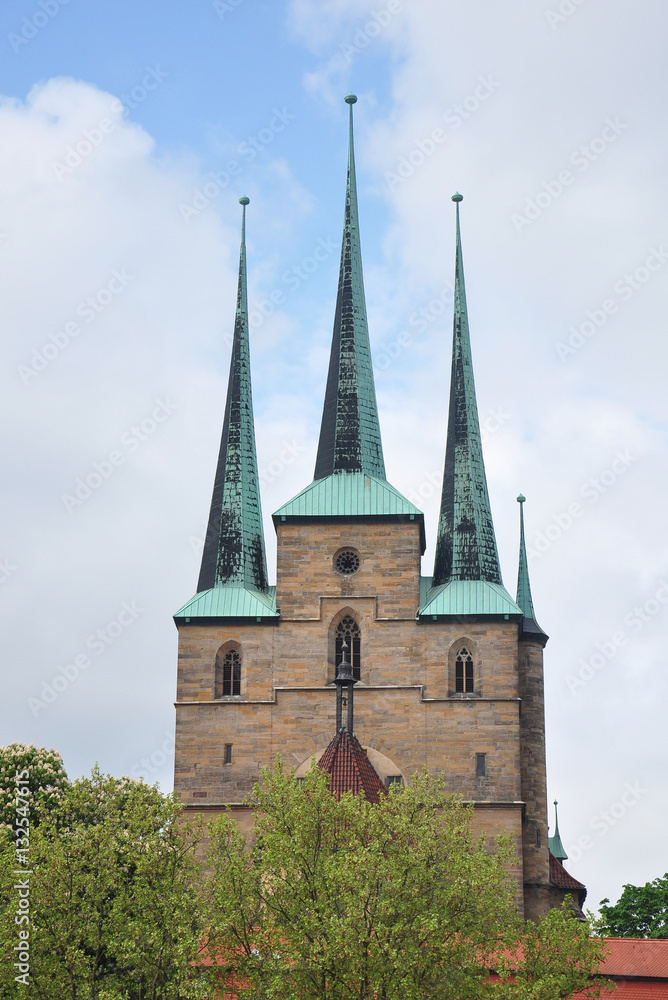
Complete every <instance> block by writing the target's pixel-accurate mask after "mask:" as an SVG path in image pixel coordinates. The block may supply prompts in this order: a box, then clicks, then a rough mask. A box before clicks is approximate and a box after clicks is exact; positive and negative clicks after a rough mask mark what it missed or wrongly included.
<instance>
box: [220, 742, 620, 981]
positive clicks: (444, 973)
mask: <svg viewBox="0 0 668 1000" xmlns="http://www.w3.org/2000/svg"><path fill="white" fill-rule="evenodd" d="M251 805H252V806H253V808H254V810H255V826H254V830H253V833H252V835H251V836H245V835H244V834H243V833H242V832H241V831H240V829H239V827H238V826H237V824H236V823H235V822H234V820H233V819H232V816H231V815H230V814H228V815H225V816H223V817H221V818H220V819H219V820H218V821H216V823H215V825H214V826H213V828H212V841H211V852H210V857H209V864H210V878H209V879H208V881H207V882H206V883H205V898H204V907H205V917H206V922H207V926H208V927H209V936H208V948H209V953H210V956H211V958H212V960H213V966H212V968H211V970H210V977H211V980H212V982H215V983H218V984H219V985H220V984H222V983H225V984H226V986H227V988H228V989H231V988H232V984H234V990H235V992H236V993H237V994H238V995H239V997H248V998H250V997H252V998H253V1000H278V998H281V1000H372V998H374V1000H377V998H379V997H382V998H383V1000H429V998H438V1000H455V998H456V1000H484V998H486V997H492V996H493V997H495V998H497V1000H505V998H506V997H511V996H512V997H514V998H524V997H527V998H529V997H530V998H535V1000H556V998H561V997H567V996H571V995H572V993H573V992H574V991H575V990H577V989H584V988H587V987H589V986H590V985H591V981H590V975H591V974H592V973H593V972H595V970H596V968H597V966H598V962H599V961H600V955H601V943H600V942H592V941H591V940H590V939H589V933H588V927H587V926H584V925H581V924H579V923H578V922H577V921H576V920H574V919H573V917H572V916H571V915H570V912H569V911H568V907H566V908H565V909H564V911H563V912H562V911H557V912H556V913H552V914H550V916H549V918H547V919H546V920H545V921H543V922H542V923H541V924H540V925H539V926H538V927H536V926H535V925H533V924H529V925H524V924H523V923H522V922H521V921H520V920H519V919H518V916H517V910H516V900H515V893H516V882H515V880H514V878H512V877H510V876H509V869H510V868H512V865H513V862H514V860H515V858H514V852H513V848H512V845H511V843H510V841H509V839H508V838H504V837H500V838H497V841H496V843H495V848H494V852H493V853H489V852H488V851H487V850H486V849H485V843H484V840H483V838H480V839H476V838H474V837H473V836H472V834H471V831H470V819H471V810H470V809H469V808H465V807H463V806H461V805H460V804H459V803H458V802H457V801H456V800H455V799H453V798H452V797H448V796H447V795H446V794H445V793H444V790H443V785H442V782H439V781H436V780H433V779H430V778H429V777H427V776H426V775H424V774H423V775H421V776H420V775H418V776H416V777H415V778H414V780H413V782H412V784H411V785H410V786H409V787H408V788H406V789H399V788H397V789H396V790H393V791H392V793H391V794H389V795H387V796H384V797H383V798H382V799H381V801H380V803H379V804H378V805H373V804H371V803H369V802H366V801H365V800H364V799H363V798H362V797H360V796H354V795H350V794H349V795H343V796H342V797H341V799H340V801H337V799H336V797H335V796H333V795H331V794H330V792H329V790H328V785H327V775H325V774H324V773H323V772H322V771H320V770H318V769H317V768H312V769H311V770H310V771H309V772H308V774H307V776H306V778H305V780H304V782H303V784H300V783H298V782H297V781H296V780H295V779H294V777H293V776H291V775H288V774H286V773H285V772H284V770H283V768H282V766H281V764H280V761H279V762H277V765H276V766H275V768H274V769H273V770H271V771H266V772H265V773H264V781H263V784H262V785H261V786H258V787H256V789H255V791H254V794H253V796H252V800H251ZM490 970H494V971H495V972H496V973H497V974H498V975H497V977H496V978H495V979H490ZM513 977H515V981H514V982H512V981H511V980H512V979H513ZM598 992H599V988H598V985H597V984H593V985H591V993H590V995H592V996H595V995H598Z"/></svg>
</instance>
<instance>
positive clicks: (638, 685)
mask: <svg viewBox="0 0 668 1000" xmlns="http://www.w3.org/2000/svg"><path fill="white" fill-rule="evenodd" d="M556 8H557V5H556V4H549V3H544V4H536V3H534V2H531V3H530V2H528V0H527V2H520V3H517V2H516V0H513V2H512V3H511V2H500V3H495V4H493V5H491V4H484V5H483V4H480V3H476V4H464V3H448V4H442V3H437V2H429V0H415V2H412V3H408V2H406V3H404V4H403V5H402V14H401V18H400V21H401V26H400V41H399V42H397V40H396V39H395V38H394V37H393V35H392V33H391V32H390V31H389V30H388V33H387V34H384V35H380V36H379V38H378V39H377V41H376V42H375V45H377V46H379V47H381V48H384V49H385V53H386V56H387V58H388V60H389V62H390V66H391V70H390V85H389V89H390V93H386V94H384V95H383V107H384V109H385V110H384V111H383V113H382V114H381V113H379V112H378V111H376V112H375V117H376V120H375V121H374V122H373V123H372V122H371V121H370V120H369V119H370V118H371V117H373V116H367V117H366V118H365V120H364V129H361V128H359V127H358V128H357V137H358V138H357V144H358V158H357V159H358V170H359V171H360V173H361V174H362V176H363V177H364V178H365V179H366V178H370V179H371V180H369V181H368V183H373V179H375V183H376V191H377V193H380V192H381V190H382V194H383V196H384V198H385V200H386V203H387V206H388V212H389V220H388V225H387V228H386V237H385V248H384V249H385V264H386V269H387V275H386V278H385V280H384V282H383V289H384V292H385V294H384V295H383V296H382V298H378V297H377V296H376V297H375V298H374V295H373V285H370V283H367V292H368V295H369V298H370V299H371V301H372V305H371V311H372V312H375V317H374V319H375V324H374V329H375V330H376V331H378V330H379V329H380V330H382V331H383V334H382V338H383V346H384V347H385V345H392V344H394V343H396V338H397V336H398V335H399V334H400V332H401V330H402V329H408V330H409V332H410V333H411V335H412V336H411V342H410V343H409V345H408V346H407V347H406V348H405V349H403V350H401V351H400V353H399V358H398V360H397V361H396V362H393V363H392V364H391V365H389V366H388V367H387V368H386V370H384V371H382V372H380V373H378V375H377V386H378V390H379V398H380V400H381V409H382V410H383V413H382V414H381V416H382V419H383V428H384V443H385V447H386V452H387V460H388V467H389V469H390V470H391V477H390V478H392V480H393V481H394V483H395V484H396V485H397V486H398V487H399V488H401V489H403V490H404V491H405V492H408V491H410V490H414V491H418V492H419V491H420V489H422V495H424V496H425V500H424V503H423V508H424V509H425V511H426V513H427V515H428V521H427V523H428V538H429V540H430V542H431V545H432V547H433V530H434V525H435V519H436V512H437V507H438V489H435V490H432V489H431V487H430V485H429V484H430V480H429V476H430V474H431V472H432V470H433V468H435V467H436V468H438V467H439V465H440V462H442V447H443V444H442V442H443V440H444V430H445V397H446V395H447V385H448V379H449V366H448V361H447V352H448V350H449V347H448V340H449V331H448V329H447V328H448V326H449V319H448V318H446V315H444V316H440V315H435V314H434V315H432V314H429V315H428V322H426V323H424V324H423V327H422V328H420V327H418V325H417V322H418V316H419V310H420V309H424V308H427V310H428V311H429V304H430V302H432V303H433V302H434V301H437V300H438V298H439V296H440V295H441V292H442V290H443V288H444V284H445V282H446V281H447V280H450V279H451V275H452V263H451V262H452V257H453V253H452V248H453V235H454V234H453V230H454V212H453V207H452V205H451V204H450V200H449V199H450V195H451V194H452V193H453V192H454V191H455V190H456V189H460V190H461V191H462V192H463V194H464V196H465V199H464V202H463V205H462V230H463V244H464V263H465V269H466V277H467V290H468V298H469V314H470V320H471V330H472V338H473V351H474V364H475V369H476V378H477V386H478V402H479V407H480V410H481V414H485V413H486V412H488V411H489V410H490V408H491V409H492V410H493V409H494V408H495V407H501V408H502V410H503V411H504V412H506V413H508V414H509V418H508V419H507V420H505V421H504V422H503V423H502V425H501V426H500V427H499V429H498V430H497V431H496V432H495V433H493V434H490V435H488V440H487V442H486V445H485V453H486V465H487V474H488V479H489V483H490V490H491V494H492V501H493V509H494V515H495V523H496V528H497V535H498V539H499V545H500V549H501V553H502V561H503V566H504V569H505V577H506V583H507V586H509V587H510V588H511V589H512V587H513V586H514V582H515V574H516V568H515V567H516V558H517V556H516V547H517V541H516V535H517V523H516V522H517V508H516V504H515V502H514V497H515V495H516V494H517V493H518V492H519V491H520V489H521V490H522V491H523V492H524V493H525V494H526V495H527V496H528V497H529V502H528V504H527V508H526V519H527V530H528V538H529V540H530V542H532V541H534V540H535V539H536V538H537V537H538V535H539V534H542V536H543V537H545V533H546V532H547V531H548V528H549V529H550V530H549V535H550V536H551V537H552V538H553V541H550V540H549V538H548V542H549V545H548V547H547V549H546V550H545V551H544V552H542V553H539V554H538V556H537V557H536V558H535V559H534V560H533V563H532V567H531V572H532V582H533V587H534V597H535V603H536V608H537V615H538V618H539V621H540V622H541V624H542V625H543V627H544V628H546V629H547V631H548V632H549V633H550V634H551V636H552V639H551V641H550V643H549V645H548V647H547V651H546V679H547V718H548V765H549V775H548V778H549V785H550V792H551V798H553V797H554V796H555V795H556V796H557V797H558V798H559V800H560V803H561V828H562V835H563V837H564V840H565V842H566V844H567V847H568V845H569V844H576V843H577V839H578V837H579V836H581V835H584V834H585V833H587V832H590V833H591V830H588V825H589V822H590V820H591V818H592V817H594V816H595V815H596V813H597V810H600V809H605V808H607V806H608V805H609V804H610V803H614V802H615V801H616V799H617V798H618V797H619V795H620V794H621V793H622V792H623V790H624V783H625V782H626V781H630V782H634V781H636V780H640V781H642V782H644V785H645V786H646V788H647V792H646V794H643V796H642V797H641V798H640V799H639V800H638V802H637V804H636V806H635V809H634V811H633V814H631V812H629V815H628V816H627V817H626V818H622V819H620V820H619V821H618V822H617V823H615V824H614V825H609V827H608V829H607V831H606V834H605V836H602V835H599V834H598V833H596V834H595V836H594V845H593V847H592V848H591V849H590V850H587V851H585V852H584V853H582V856H581V857H580V858H579V859H578V860H577V861H576V862H574V863H573V865H572V869H571V870H572V871H573V874H575V875H576V876H577V877H578V878H581V879H582V880H583V881H584V882H585V883H587V884H588V885H589V887H590V896H589V902H590V904H591V905H592V906H596V905H597V904H598V901H599V899H600V898H601V897H602V896H604V895H607V896H610V897H611V898H616V894H617V893H618V892H619V890H620V889H621V885H622V883H623V882H626V881H641V882H644V881H646V880H648V879H650V878H653V877H656V876H657V875H660V874H663V871H664V868H665V857H664V855H663V840H664V839H665V838H664V837H663V830H664V829H665V828H666V825H667V824H668V812H666V797H665V748H664V739H663V729H664V720H663V704H664V697H665V687H666V682H665V670H664V669H663V667H664V665H665V661H666V656H667V654H668V649H667V642H666V635H667V634H668V633H667V631H666V629H667V622H668V607H666V608H665V609H664V606H663V605H661V606H660V610H659V611H657V613H656V614H646V615H645V617H646V618H647V620H646V621H643V623H642V628H639V629H638V631H637V632H636V631H634V630H633V629H634V628H636V626H633V625H630V624H629V622H630V621H631V619H632V618H633V609H634V608H635V607H640V608H641V609H642V608H643V607H644V606H645V605H646V602H647V601H650V607H652V608H653V607H654V605H653V604H651V601H652V600H653V595H654V594H655V592H656V590H657V588H658V587H659V586H660V585H661V581H662V580H664V579H668V541H667V533H666V518H665V490H666V480H667V477H666V467H667V462H668V449H667V446H666V438H665V428H666V426H667V418H668V413H667V412H666V394H665V385H664V383H665V371H666V362H667V361H668V356H667V350H666V341H665V311H666V305H665V302H666V289H667V287H668V267H665V266H664V264H663V263H661V266H656V262H657V260H658V259H659V258H660V259H661V260H663V257H662V254H664V253H665V251H666V250H668V232H667V231H666V225H665V219H666V217H667V209H668V204H667V200H668V196H667V194H666V188H665V183H664V178H665V172H666V155H667V152H668V150H667V141H666V137H665V128H664V118H665V108H664V102H663V100H662V97H661V93H660V88H659V86H658V80H659V78H660V74H661V66H662V65H663V55H662V47H661V38H662V36H663V33H664V31H665V29H666V26H667V25H666V20H667V15H666V14H665V12H663V11H658V10H656V9H652V10H651V11H650V10H649V9H647V10H645V11H639V10H635V9H634V10H633V11H631V10H630V9H629V8H627V7H626V6H625V5H624V4H622V3H620V2H612V3H608V4H606V5H605V6H601V5H600V4H594V3H586V4H581V5H578V6H577V7H575V8H574V11H575V12H574V13H573V15H572V16H571V17H568V18H565V19H564V20H563V22H560V21H555V19H554V18H549V17H548V16H547V13H548V12H549V11H550V10H554V9H556ZM292 9H293V15H294V16H295V17H299V19H300V25H301V30H302V31H303V32H304V35H305V36H306V37H308V38H309V39H310V43H311V47H312V50H313V51H314V52H316V53H317V55H318V56H319V59H320V61H319V62H316V64H315V65H314V66H313V67H312V68H311V69H310V71H309V75H308V80H307V85H308V86H309V87H311V88H312V89H314V90H316V91H318V90H319V92H320V93H321V94H322V96H323V97H324V99H325V100H329V99H330V96H331V94H332V93H333V90H334V86H335V85H336V87H339V89H340V83H339V82H338V81H339V80H341V79H343V77H342V76H341V75H340V74H339V76H337V74H336V72H335V67H334V64H333V62H332V59H331V57H330V56H329V55H328V46H329V49H330V51H334V50H336V49H338V46H339V45H340V43H341V41H342V39H343V38H344V36H345V33H346V31H348V30H349V29H350V28H351V26H352V25H353V24H354V23H357V22H358V21H359V20H360V19H361V18H363V17H365V16H366V15H367V13H368V8H367V5H366V3H359V4H355V5H353V6H352V7H351V5H348V4H339V5H337V7H336V11H337V17H334V16H330V17H329V18H327V19H324V20H323V21H321V22H320V23H319V24H317V25H316V24H315V23H314V15H313V12H314V6H313V5H310V4H307V3H305V2H301V3H299V4H294V5H293V8H292ZM483 11H484V13H483ZM397 23H399V19H397ZM325 34H327V36H328V37H325ZM376 54H377V53H376ZM367 69H368V67H367V66H366V65H365V64H364V56H363V54H360V61H359V62H358V63H357V65H356V67H355V70H356V72H357V74H358V75H359V76H360V77H361V79H362V81H363V82H364V83H366V81H367V79H368V76H367V75H366V74H365V71H366V70H367ZM349 75H350V76H354V75H355V74H354V72H353V70H350V71H349ZM485 81H488V82H490V81H491V85H488V86H487V93H485V87H484V86H483V84H484V82H485ZM358 108H359V105H358ZM434 130H437V140H435V139H434ZM583 147H584V149H583ZM402 165H403V168H402V169H400V168H401V167H402ZM565 170H566V171H568V172H569V178H570V179H569V180H567V181H564V180H563V178H562V182H561V191H559V175H560V173H561V172H562V171H565ZM555 182H556V183H555ZM550 192H551V194H550ZM537 196H539V197H537ZM528 201H530V202H533V203H534V205H536V203H537V209H538V210H537V211H536V209H532V210H530V211H531V212H532V213H533V215H534V218H533V219H530V220H529V222H528V223H527V224H526V225H521V226H520V227H519V231H518V227H517V226H516V225H515V224H514V223H513V214H514V213H526V211H527V207H528V204H527V203H528ZM657 248H658V251H659V255H658V257H657V256H655V257H654V260H653V266H654V270H652V271H651V273H650V272H648V270H647V269H645V268H644V264H645V262H646V260H647V258H648V255H650V254H651V253H652V252H653V251H654V250H656V249H657ZM638 268H641V270H640V271H637V269H638ZM629 275H630V276H631V279H632V280H630V279H629V277H628V276H629ZM634 275H637V277H635V278H634ZM634 282H635V283H634ZM629 289H630V291H629ZM605 302H608V303H610V302H612V304H613V307H612V309H611V311H610V312H609V313H606V314H605V318H604V320H603V321H601V309H602V306H603V303H605ZM447 313H449V310H447ZM592 314H593V317H594V318H597V319H598V322H599V324H600V325H597V324H596V323H594V322H593V319H592ZM411 315H413V316H414V317H415V321H414V325H413V326H412V327H411V326H410V325H409V326H407V318H408V317H409V316H411ZM583 324H586V325H585V326H584V327H583ZM581 329H584V330H585V335H582V334H580V339H578V331H580V330H581ZM574 331H575V343H576V344H578V347H577V349H576V350H575V351H574V352H573V353H572V355H571V354H566V355H564V354H563V352H562V356H561V357H560V355H559V352H558V350H557V347H558V344H559V343H567V344H568V343H569V340H568V338H569V337H572V336H573V335H574ZM376 353H377V354H378V352H376ZM399 369H400V371H399ZM397 394H398V399H397ZM407 400H408V402H407ZM403 409H406V410H408V411H409V412H407V413H404V412H400V411H401V410H403ZM388 411H389V412H388ZM425 413H427V414H429V419H428V420H426V421H425ZM620 455H621V456H622V460H620V458H619V456H620ZM625 455H627V456H630V458H629V459H628V462H627V464H626V465H624V461H623V456H625ZM435 456H438V458H436V457H435ZM615 469H617V470H623V471H619V472H618V474H617V473H615V471H614V470H615ZM572 504H576V505H577V506H578V509H579V511H580V513H579V514H578V515H577V516H573V517H571V522H570V524H568V526H567V527H563V528H562V529H560V528H559V524H560V523H561V524H562V525H564V526H566V525H567V522H568V518H569V515H568V509H569V505H572ZM560 519H561V520H560ZM432 550H433V549H432ZM426 571H427V572H428V571H429V565H428V563H427V567H426ZM629 616H631V618H629ZM625 622H626V624H625ZM620 631H622V632H625V633H627V637H628V642H626V643H625V644H624V645H623V646H622V647H620V648H619V650H618V652H617V654H616V656H615V657H614V658H613V659H610V660H609V661H608V660H606V663H605V666H603V667H601V668H599V669H596V670H595V676H594V677H593V678H592V679H591V680H590V681H589V682H588V683H587V684H586V685H585V686H584V687H583V688H578V689H576V690H575V691H574V692H571V690H569V687H568V685H567V682H566V677H567V675H569V674H572V673H573V672H577V670H578V664H579V663H580V661H581V660H585V661H588V660H589V659H590V657H591V656H592V655H594V654H595V652H596V650H597V644H599V643H605V642H606V641H609V639H610V637H611V636H612V635H614V634H615V633H618V632H620Z"/></svg>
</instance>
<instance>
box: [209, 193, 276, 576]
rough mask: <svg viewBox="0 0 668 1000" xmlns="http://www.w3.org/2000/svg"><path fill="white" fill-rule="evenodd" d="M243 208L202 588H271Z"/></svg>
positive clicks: (245, 200)
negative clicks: (231, 335)
mask: <svg viewBox="0 0 668 1000" xmlns="http://www.w3.org/2000/svg"><path fill="white" fill-rule="evenodd" d="M239 202H240V204H241V205H242V206H243V208H242V221H241V253H240V257H239V285H238V290H237V308H236V314H235V318H234V338H233V341H232V360H231V362H230V378H229V383H228V388H227V403H226V406H225V418H224V422H223V436H222V439H221V442H220V452H219V455H218V466H217V468H216V478H215V481H214V486H213V498H212V500H211V512H210V514H209V526H208V529H207V533H206V539H205V542H204V553H203V555H202V568H201V571H200V575H199V583H198V585H197V592H198V593H201V592H202V591H205V590H210V589H211V588H213V587H219V586H221V585H222V586H231V587H242V588H251V589H253V590H259V591H261V592H263V593H266V592H267V589H268V587H267V565H266V558H265V550H264V535H263V532H262V512H261V509H260V489H259V483H258V471H257V458H256V455H255V427H254V423H253V400H252V396H251V374H250V351H249V345H248V298H247V292H246V205H248V203H249V199H248V198H240V199H239Z"/></svg>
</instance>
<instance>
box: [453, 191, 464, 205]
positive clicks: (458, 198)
mask: <svg viewBox="0 0 668 1000" xmlns="http://www.w3.org/2000/svg"><path fill="white" fill-rule="evenodd" d="M452 200H453V201H456V202H460V201H464V195H463V194H460V193H459V191H455V193H454V194H453V196H452Z"/></svg>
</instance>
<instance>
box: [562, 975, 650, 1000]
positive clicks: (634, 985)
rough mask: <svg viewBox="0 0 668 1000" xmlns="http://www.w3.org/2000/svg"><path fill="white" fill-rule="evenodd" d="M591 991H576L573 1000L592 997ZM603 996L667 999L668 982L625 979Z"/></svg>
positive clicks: (630, 999)
mask: <svg viewBox="0 0 668 1000" xmlns="http://www.w3.org/2000/svg"><path fill="white" fill-rule="evenodd" d="M590 996H591V994H590V993H574V994H573V1000H578V997H582V998H583V1000H584V998H585V997H590ZM601 998H602V1000H603V998H606V1000H667V998H668V984H667V983H661V982H657V981H655V982H637V981H636V982H634V981H633V980H628V979H627V980H623V981H622V982H615V988H614V990H611V991H608V990H604V991H603V993H601Z"/></svg>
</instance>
